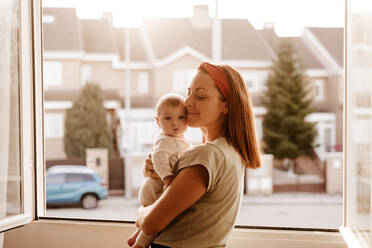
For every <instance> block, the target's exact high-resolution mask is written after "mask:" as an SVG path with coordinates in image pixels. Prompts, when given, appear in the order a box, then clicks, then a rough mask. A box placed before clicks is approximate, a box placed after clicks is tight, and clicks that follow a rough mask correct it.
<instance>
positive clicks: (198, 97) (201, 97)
mask: <svg viewBox="0 0 372 248" xmlns="http://www.w3.org/2000/svg"><path fill="white" fill-rule="evenodd" d="M196 98H197V99H204V98H205V96H196Z"/></svg>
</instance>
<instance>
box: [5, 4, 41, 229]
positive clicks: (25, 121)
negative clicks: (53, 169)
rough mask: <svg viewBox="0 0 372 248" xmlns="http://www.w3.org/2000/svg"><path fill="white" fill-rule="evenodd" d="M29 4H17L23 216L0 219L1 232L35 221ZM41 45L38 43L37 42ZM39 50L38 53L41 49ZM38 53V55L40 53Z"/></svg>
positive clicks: (31, 55) (30, 14)
mask: <svg viewBox="0 0 372 248" xmlns="http://www.w3.org/2000/svg"><path fill="white" fill-rule="evenodd" d="M35 2H37V1H35ZM31 8H32V5H31V2H30V1H26V0H21V1H20V14H19V15H20V36H19V44H20V54H19V58H20V63H19V64H20V70H19V74H20V75H21V76H20V89H19V96H20V125H19V126H20V142H21V146H20V148H21V149H20V152H21V154H20V156H21V159H20V163H21V197H22V198H21V202H22V210H23V211H22V213H21V214H18V215H14V216H10V217H6V218H4V219H1V220H0V232H3V231H6V230H9V229H12V228H15V227H19V226H22V225H25V224H28V223H30V222H31V221H32V220H33V219H34V218H35V216H34V212H35V211H34V206H35V205H34V202H35V201H34V185H33V176H34V165H35V160H34V152H33V150H34V149H33V147H34V138H35V133H34V129H33V124H34V121H33V113H34V109H33V76H34V73H33V68H32V63H31V61H33V53H32V51H33V47H32V44H33V42H32V38H33V37H32V34H33V26H32V24H33V23H32V21H31V20H32V13H31V10H32V9H31ZM40 44H41V40H40ZM40 51H41V50H40ZM40 54H41V53H40Z"/></svg>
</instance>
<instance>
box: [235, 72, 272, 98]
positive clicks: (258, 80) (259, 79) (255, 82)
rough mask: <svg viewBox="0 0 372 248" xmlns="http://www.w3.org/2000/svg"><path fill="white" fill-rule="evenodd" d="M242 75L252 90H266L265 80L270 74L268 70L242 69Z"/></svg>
mask: <svg viewBox="0 0 372 248" xmlns="http://www.w3.org/2000/svg"><path fill="white" fill-rule="evenodd" d="M241 75H242V77H243V80H244V81H245V82H246V84H247V86H248V89H249V91H250V92H252V93H254V92H260V91H263V90H264V88H265V81H266V78H267V76H268V72H267V71H242V72H241Z"/></svg>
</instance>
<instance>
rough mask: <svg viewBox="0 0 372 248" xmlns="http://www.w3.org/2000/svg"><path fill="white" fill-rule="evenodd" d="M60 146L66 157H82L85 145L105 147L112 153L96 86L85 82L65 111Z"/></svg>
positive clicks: (104, 113) (108, 131)
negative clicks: (63, 130) (62, 147)
mask: <svg viewBox="0 0 372 248" xmlns="http://www.w3.org/2000/svg"><path fill="white" fill-rule="evenodd" d="M64 147H65V152H66V154H67V156H68V157H85V149H86V148H107V149H108V151H109V154H111V153H112V149H113V138H112V134H111V132H110V130H109V128H108V125H107V120H106V110H105V108H104V106H103V98H102V91H101V89H100V87H99V86H98V85H96V84H93V83H89V84H86V85H85V86H84V88H83V89H82V91H81V93H80V95H79V97H78V98H77V99H76V101H74V103H73V106H72V108H70V109H68V110H67V113H66V120H65V134H64Z"/></svg>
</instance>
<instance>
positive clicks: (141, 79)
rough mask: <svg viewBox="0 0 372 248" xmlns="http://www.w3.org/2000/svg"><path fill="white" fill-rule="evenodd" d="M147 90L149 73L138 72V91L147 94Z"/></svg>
mask: <svg viewBox="0 0 372 248" xmlns="http://www.w3.org/2000/svg"><path fill="white" fill-rule="evenodd" d="M148 92H149V75H148V73H147V72H140V73H139V74H138V93H140V94H147V93H148Z"/></svg>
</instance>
